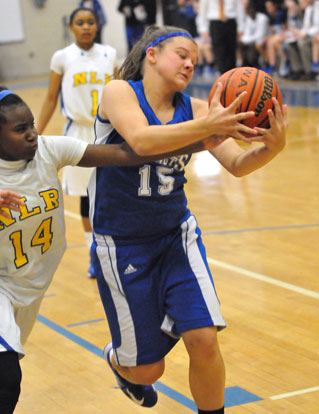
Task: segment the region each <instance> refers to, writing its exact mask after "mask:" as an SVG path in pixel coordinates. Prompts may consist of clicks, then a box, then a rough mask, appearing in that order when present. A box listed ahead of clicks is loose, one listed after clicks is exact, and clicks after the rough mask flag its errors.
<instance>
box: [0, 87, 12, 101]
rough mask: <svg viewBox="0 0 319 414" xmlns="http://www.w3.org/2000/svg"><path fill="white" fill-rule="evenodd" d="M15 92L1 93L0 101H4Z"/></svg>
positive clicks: (6, 91) (5, 91) (6, 90)
mask: <svg viewBox="0 0 319 414" xmlns="http://www.w3.org/2000/svg"><path fill="white" fill-rule="evenodd" d="M12 94H13V92H11V91H9V90H8V89H5V90H4V91H1V92H0V101H2V99H4V98H5V97H6V96H8V95H12Z"/></svg>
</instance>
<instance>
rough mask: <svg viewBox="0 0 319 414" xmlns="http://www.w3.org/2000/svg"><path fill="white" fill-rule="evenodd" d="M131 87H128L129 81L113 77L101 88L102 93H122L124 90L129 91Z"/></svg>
mask: <svg viewBox="0 0 319 414" xmlns="http://www.w3.org/2000/svg"><path fill="white" fill-rule="evenodd" d="M131 89H132V88H131V87H130V85H129V83H128V82H127V81H125V80H122V79H114V80H111V81H110V82H108V83H107V84H106V85H105V86H104V89H103V95H105V94H113V93H123V92H125V91H129V90H131Z"/></svg>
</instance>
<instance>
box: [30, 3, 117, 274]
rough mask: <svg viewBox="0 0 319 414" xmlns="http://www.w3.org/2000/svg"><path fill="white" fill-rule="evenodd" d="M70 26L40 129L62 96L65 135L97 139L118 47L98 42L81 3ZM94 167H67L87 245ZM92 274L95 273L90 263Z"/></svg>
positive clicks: (66, 182)
mask: <svg viewBox="0 0 319 414" xmlns="http://www.w3.org/2000/svg"><path fill="white" fill-rule="evenodd" d="M69 27H70V30H71V32H72V33H73V35H74V37H75V43H72V44H71V45H70V46H67V47H65V48H64V49H61V50H58V51H57V52H55V53H54V55H53V57H52V59H51V65H50V69H51V74H50V84H49V89H48V93H47V96H46V98H45V101H44V103H43V106H42V109H41V112H40V117H39V121H38V124H37V129H38V132H39V134H41V133H42V132H43V130H44V129H45V127H46V125H47V123H48V122H49V120H50V118H51V116H52V114H53V112H54V110H55V108H56V105H57V101H58V97H59V94H60V98H61V110H62V113H63V115H64V116H65V117H66V119H67V122H66V125H65V129H64V133H63V135H67V136H71V137H76V138H79V139H81V140H83V141H85V142H88V143H93V142H94V119H95V116H96V113H97V107H98V104H99V101H100V97H101V94H102V90H103V87H104V85H105V84H106V83H108V82H109V81H110V80H111V78H112V77H113V75H114V73H116V71H117V56H116V50H115V49H114V48H112V47H111V46H108V45H101V44H98V43H94V38H95V35H96V31H97V28H98V18H97V16H96V15H95V13H94V11H93V10H92V9H89V8H85V7H79V8H77V9H76V10H74V11H73V12H72V13H71V15H70V22H69ZM91 172H92V170H87V169H83V168H77V167H72V166H68V167H65V168H64V170H63V176H62V185H63V188H64V190H65V191H66V194H70V195H75V196H80V197H81V198H80V212H81V216H82V223H83V228H84V232H85V238H86V242H87V245H88V246H89V247H90V246H91V243H92V229H91V226H90V222H89V219H88V198H87V184H88V180H89V177H90V175H91ZM88 276H89V277H94V269H93V266H92V265H90V268H89V272H88Z"/></svg>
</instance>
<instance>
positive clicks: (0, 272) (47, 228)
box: [0, 87, 202, 414]
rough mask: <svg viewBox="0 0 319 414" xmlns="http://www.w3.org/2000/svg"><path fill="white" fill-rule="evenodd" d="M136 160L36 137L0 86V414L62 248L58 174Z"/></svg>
mask: <svg viewBox="0 0 319 414" xmlns="http://www.w3.org/2000/svg"><path fill="white" fill-rule="evenodd" d="M125 145H126V144H125ZM201 145H202V144H200V145H199V146H197V148H195V147H194V146H193V147H189V148H186V149H185V151H186V152H187V151H193V150H196V151H197V150H199V149H201V148H200V147H201ZM183 152H184V151H183ZM151 158H153V157H151ZM155 158H157V159H159V158H160V156H158V155H157V156H155ZM141 162H142V159H141V157H139V156H137V155H136V154H134V153H133V152H132V151H130V150H129V148H128V146H127V147H125V146H123V145H121V144H120V145H101V146H97V145H88V144H87V143H86V142H83V141H81V140H78V139H75V138H71V137H67V136H63V137H59V136H54V137H51V136H38V134H37V131H36V129H35V128H34V118H33V115H32V113H31V111H30V109H29V107H28V106H27V105H26V104H25V102H24V101H23V100H22V99H21V98H20V97H19V96H18V95H16V94H14V93H13V92H11V91H9V90H7V89H5V88H2V87H0V246H1V255H0V413H1V414H12V412H13V411H14V407H15V405H16V403H17V401H18V397H19V393H20V382H21V368H20V364H19V359H20V358H22V357H23V356H24V349H23V345H24V343H25V342H26V340H27V338H28V336H29V334H30V332H31V330H32V328H33V325H34V323H35V321H36V317H37V313H38V310H39V307H40V304H41V301H42V299H43V296H44V294H45V291H46V290H47V288H48V286H49V284H50V282H51V280H52V277H53V274H54V272H55V270H56V268H57V266H58V265H59V263H60V260H61V258H62V256H63V253H64V251H65V247H66V241H65V225H64V209H63V192H62V188H61V184H60V182H59V179H58V171H59V169H61V168H62V167H64V166H65V165H79V166H81V167H93V166H95V165H100V166H101V165H111V164H113V165H115V164H117V165H130V164H131V163H133V164H139V163H141Z"/></svg>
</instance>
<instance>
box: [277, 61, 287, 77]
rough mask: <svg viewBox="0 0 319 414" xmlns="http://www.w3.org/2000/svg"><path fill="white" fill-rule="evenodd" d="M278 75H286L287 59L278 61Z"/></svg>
mask: <svg viewBox="0 0 319 414" xmlns="http://www.w3.org/2000/svg"><path fill="white" fill-rule="evenodd" d="M278 72H279V76H280V77H282V78H285V77H287V76H288V74H289V72H290V66H289V63H288V62H287V61H282V62H280V65H279V70H278Z"/></svg>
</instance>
